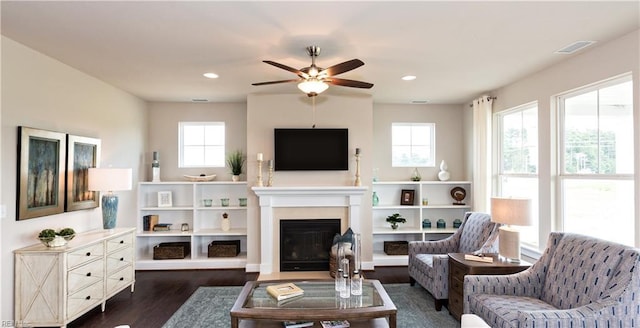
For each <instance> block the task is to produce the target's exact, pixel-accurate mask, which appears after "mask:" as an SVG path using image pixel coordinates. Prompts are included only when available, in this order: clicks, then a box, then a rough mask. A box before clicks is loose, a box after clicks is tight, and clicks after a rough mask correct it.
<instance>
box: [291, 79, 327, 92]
mask: <svg viewBox="0 0 640 328" xmlns="http://www.w3.org/2000/svg"><path fill="white" fill-rule="evenodd" d="M328 88H329V85H328V84H326V83H324V82H323V81H320V80H315V79H310V80H306V81H302V82H300V83H298V89H300V90H302V92H304V93H306V94H316V95H318V94H320V93H322V92H324V91H325V90H327V89H328Z"/></svg>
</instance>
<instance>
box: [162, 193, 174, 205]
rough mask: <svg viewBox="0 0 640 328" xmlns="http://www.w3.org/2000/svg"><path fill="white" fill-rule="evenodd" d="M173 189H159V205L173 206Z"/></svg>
mask: <svg viewBox="0 0 640 328" xmlns="http://www.w3.org/2000/svg"><path fill="white" fill-rule="evenodd" d="M171 206H173V202H172V200H171V191H158V207H171Z"/></svg>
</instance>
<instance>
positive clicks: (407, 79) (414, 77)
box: [402, 75, 416, 81]
mask: <svg viewBox="0 0 640 328" xmlns="http://www.w3.org/2000/svg"><path fill="white" fill-rule="evenodd" d="M402 79H403V80H405V81H413V80H415V79H416V76H415V75H405V76H403V77H402Z"/></svg>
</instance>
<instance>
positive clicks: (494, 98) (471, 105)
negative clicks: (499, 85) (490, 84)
mask: <svg viewBox="0 0 640 328" xmlns="http://www.w3.org/2000/svg"><path fill="white" fill-rule="evenodd" d="M496 99H498V97H489V96H487V101H489V100H496ZM469 107H473V101H472V102H471V104H469Z"/></svg>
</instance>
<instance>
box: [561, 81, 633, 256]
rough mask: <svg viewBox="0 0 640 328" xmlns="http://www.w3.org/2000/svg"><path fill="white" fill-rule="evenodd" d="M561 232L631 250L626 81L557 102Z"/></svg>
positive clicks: (630, 87)
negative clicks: (573, 233)
mask: <svg viewBox="0 0 640 328" xmlns="http://www.w3.org/2000/svg"><path fill="white" fill-rule="evenodd" d="M559 105H560V118H561V125H560V126H561V131H560V132H561V134H560V136H561V140H560V147H561V156H560V157H561V159H560V161H561V162H560V163H561V165H562V166H561V167H562V169H561V176H560V204H561V218H562V220H561V223H562V230H564V231H568V232H576V233H581V234H586V235H591V236H594V237H599V238H604V239H608V240H612V241H616V242H619V243H623V244H626V245H631V246H633V245H634V231H635V229H637V228H636V227H635V226H634V210H633V204H634V199H635V196H634V188H633V174H634V168H633V163H634V151H633V138H634V135H633V84H632V81H631V77H630V76H626V77H623V78H620V79H616V80H613V81H608V82H604V83H601V84H599V85H597V86H595V87H590V88H587V89H583V90H579V91H577V92H574V93H571V94H568V95H565V96H562V97H560V102H559Z"/></svg>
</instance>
